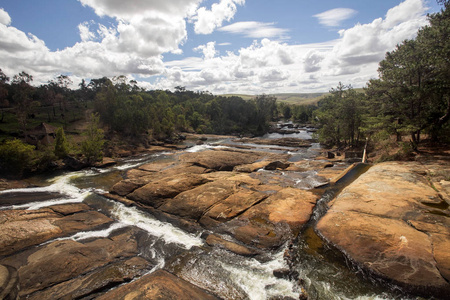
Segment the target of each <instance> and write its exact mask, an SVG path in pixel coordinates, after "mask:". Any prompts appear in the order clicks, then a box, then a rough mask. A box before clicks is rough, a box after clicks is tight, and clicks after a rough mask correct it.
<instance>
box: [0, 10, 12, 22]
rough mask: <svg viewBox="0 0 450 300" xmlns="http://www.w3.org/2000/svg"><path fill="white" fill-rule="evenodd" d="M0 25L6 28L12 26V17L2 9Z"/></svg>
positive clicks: (0, 11)
mask: <svg viewBox="0 0 450 300" xmlns="http://www.w3.org/2000/svg"><path fill="white" fill-rule="evenodd" d="M0 24H3V25H6V26H8V25H10V24H11V17H10V16H9V14H8V13H7V12H6V11H5V10H4V9H3V8H0Z"/></svg>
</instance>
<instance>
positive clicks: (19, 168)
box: [0, 139, 35, 177]
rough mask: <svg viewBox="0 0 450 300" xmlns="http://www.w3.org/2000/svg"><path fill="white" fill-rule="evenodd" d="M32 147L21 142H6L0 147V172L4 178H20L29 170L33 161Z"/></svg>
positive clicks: (16, 140) (14, 140)
mask: <svg viewBox="0 0 450 300" xmlns="http://www.w3.org/2000/svg"><path fill="white" fill-rule="evenodd" d="M34 149H35V147H34V146H31V145H28V144H25V143H23V142H22V141H21V140H18V139H13V140H8V141H6V142H5V143H3V144H2V145H0V157H1V159H0V171H1V173H2V174H5V175H6V176H13V177H20V176H22V174H23V172H24V171H25V170H28V169H31V168H32V166H33V162H34V159H35V153H34Z"/></svg>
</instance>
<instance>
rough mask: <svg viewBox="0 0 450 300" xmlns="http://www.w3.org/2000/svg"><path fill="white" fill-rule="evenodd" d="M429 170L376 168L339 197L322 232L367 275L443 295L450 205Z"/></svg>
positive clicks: (320, 227)
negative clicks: (428, 177)
mask: <svg viewBox="0 0 450 300" xmlns="http://www.w3.org/2000/svg"><path fill="white" fill-rule="evenodd" d="M424 169H426V165H423V164H420V163H416V162H408V163H400V162H388V163H381V164H378V165H375V166H373V167H372V168H371V169H369V171H367V172H366V173H365V174H363V175H362V176H360V177H359V178H358V179H357V180H355V181H354V182H353V183H352V184H350V185H349V186H348V187H346V188H345V189H344V190H343V191H342V192H341V193H340V194H339V195H338V196H337V197H336V199H335V200H334V201H333V202H332V207H331V208H330V210H329V211H328V212H327V214H326V215H325V216H324V217H323V218H322V219H321V220H320V221H319V223H318V224H317V228H316V229H317V231H318V233H319V235H320V236H322V237H323V238H324V239H325V240H326V241H328V242H330V243H331V244H333V245H334V246H336V247H337V248H338V249H340V250H342V251H343V252H344V253H346V254H347V255H348V256H349V257H350V259H351V260H353V261H355V262H356V263H357V264H359V265H360V266H363V267H364V268H365V269H366V270H369V271H370V272H372V273H374V274H376V275H378V276H380V277H382V278H386V279H389V280H392V281H394V282H395V283H397V284H400V285H403V286H406V287H408V288H411V289H413V290H416V291H420V292H423V291H428V292H431V293H439V292H441V293H442V291H444V290H446V291H450V285H449V283H448V281H449V280H450V277H449V275H450V272H449V270H450V268H449V267H450V256H449V254H448V249H449V248H448V247H449V246H450V234H449V232H450V231H449V229H450V221H449V218H448V215H449V212H448V205H443V200H442V198H441V197H440V195H439V193H440V191H439V190H436V187H432V186H431V185H430V184H429V182H428V180H427V178H426V177H425V176H423V175H424V174H426V172H425V171H423V170H424ZM420 170H422V171H420ZM444 204H445V203H444ZM444 249H447V251H445V250H444Z"/></svg>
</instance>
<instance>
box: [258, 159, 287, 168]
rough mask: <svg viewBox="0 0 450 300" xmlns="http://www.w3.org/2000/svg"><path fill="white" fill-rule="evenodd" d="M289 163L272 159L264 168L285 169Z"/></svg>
mask: <svg viewBox="0 0 450 300" xmlns="http://www.w3.org/2000/svg"><path fill="white" fill-rule="evenodd" d="M290 165H291V164H290V163H288V162H281V161H279V160H278V161H273V162H271V163H269V164H268V165H266V166H265V167H264V169H265V170H284V169H287V168H288V167H289V166H290Z"/></svg>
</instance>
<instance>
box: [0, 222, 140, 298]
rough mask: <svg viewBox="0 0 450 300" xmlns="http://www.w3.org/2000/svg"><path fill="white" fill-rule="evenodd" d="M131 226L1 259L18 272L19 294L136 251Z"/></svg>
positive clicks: (130, 254)
mask: <svg viewBox="0 0 450 300" xmlns="http://www.w3.org/2000/svg"><path fill="white" fill-rule="evenodd" d="M135 232H136V231H135V230H134V229H127V230H124V231H122V232H118V233H117V234H113V235H112V236H110V237H109V238H104V239H97V240H94V241H92V242H89V243H85V244H83V243H80V242H76V241H73V240H63V241H56V242H53V243H50V244H47V245H44V246H41V247H38V248H36V249H30V250H27V251H24V252H21V253H19V254H15V255H12V256H9V257H7V258H5V259H3V260H2V264H6V265H10V266H13V267H15V268H16V269H17V270H18V273H19V280H20V292H19V295H20V297H25V296H27V295H29V294H31V293H34V292H36V291H40V290H43V289H46V288H48V287H51V286H54V285H56V284H59V283H61V282H64V281H67V280H70V279H72V278H75V277H77V276H79V275H82V274H86V273H88V272H90V271H92V270H94V269H96V268H99V267H102V266H105V265H107V264H109V263H111V262H113V261H115V260H116V259H119V258H125V257H131V256H135V255H137V254H138V250H137V242H136V241H135V240H134V239H133V236H134V234H135Z"/></svg>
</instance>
